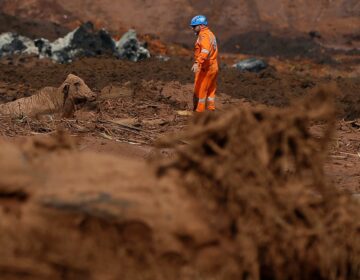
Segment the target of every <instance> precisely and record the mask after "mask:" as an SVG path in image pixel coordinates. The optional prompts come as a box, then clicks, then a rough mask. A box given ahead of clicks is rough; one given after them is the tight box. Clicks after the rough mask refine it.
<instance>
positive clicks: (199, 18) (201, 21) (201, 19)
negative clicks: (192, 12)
mask: <svg viewBox="0 0 360 280" xmlns="http://www.w3.org/2000/svg"><path fill="white" fill-rule="evenodd" d="M201 24H203V25H208V21H207V19H206V16H203V15H198V16H196V17H193V19H192V20H191V23H190V26H196V25H201Z"/></svg>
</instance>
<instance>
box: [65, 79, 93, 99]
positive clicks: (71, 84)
mask: <svg viewBox="0 0 360 280" xmlns="http://www.w3.org/2000/svg"><path fill="white" fill-rule="evenodd" d="M61 90H62V92H63V94H64V103H65V102H66V100H67V99H71V100H72V101H73V102H74V103H75V104H79V103H84V102H86V101H93V100H94V99H95V98H96V95H95V93H94V92H93V91H92V90H91V89H90V88H89V87H88V86H87V85H86V84H85V82H84V81H83V80H82V79H81V78H79V77H78V76H75V75H73V74H69V75H68V76H67V78H66V80H65V81H64V83H63V84H62V86H61Z"/></svg>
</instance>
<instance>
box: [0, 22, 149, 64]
mask: <svg viewBox="0 0 360 280" xmlns="http://www.w3.org/2000/svg"><path fill="white" fill-rule="evenodd" d="M13 54H33V55H37V56H39V58H50V59H51V60H53V61H54V62H57V63H69V62H71V61H73V60H74V59H75V58H77V57H92V56H97V55H114V56H116V57H118V58H121V59H129V60H131V61H138V60H142V59H146V58H149V57H150V53H149V51H148V50H147V49H146V48H145V47H144V45H143V44H142V43H140V42H139V41H138V39H137V36H136V32H135V31H134V30H130V31H129V32H127V33H126V34H125V35H124V36H123V37H122V38H121V39H120V40H119V41H118V42H116V41H114V39H113V38H112V37H111V36H110V34H109V33H108V32H107V31H106V30H104V29H101V30H99V31H95V30H94V26H93V24H92V23H91V22H87V23H84V24H82V25H81V26H80V27H78V28H76V29H75V30H73V31H72V32H70V33H68V34H67V35H66V36H65V37H63V38H59V39H57V40H55V41H54V42H50V41H49V40H47V39H44V38H39V39H35V40H31V39H29V38H27V37H24V36H20V35H18V34H15V33H10V32H8V33H3V34H2V35H0V56H6V55H13Z"/></svg>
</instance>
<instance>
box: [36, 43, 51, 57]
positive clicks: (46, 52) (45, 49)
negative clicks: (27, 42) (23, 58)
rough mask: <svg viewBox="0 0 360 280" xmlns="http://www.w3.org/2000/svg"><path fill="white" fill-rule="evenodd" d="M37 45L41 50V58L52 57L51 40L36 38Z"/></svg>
mask: <svg viewBox="0 0 360 280" xmlns="http://www.w3.org/2000/svg"><path fill="white" fill-rule="evenodd" d="M34 44H35V46H36V47H37V48H38V51H39V58H45V57H51V44H50V41H49V40H47V39H44V38H40V39H35V40H34Z"/></svg>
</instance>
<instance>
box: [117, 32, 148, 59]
mask: <svg viewBox="0 0 360 280" xmlns="http://www.w3.org/2000/svg"><path fill="white" fill-rule="evenodd" d="M116 51H117V56H118V57H119V58H121V59H129V60H131V61H135V62H136V61H139V60H142V59H146V58H149V57H150V52H149V51H148V50H147V49H146V48H145V47H144V46H143V45H142V44H141V43H140V42H139V40H138V39H137V35H136V31H135V30H133V29H130V30H129V31H128V32H127V33H125V34H124V35H123V36H122V37H121V39H120V40H119V41H118V42H116Z"/></svg>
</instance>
